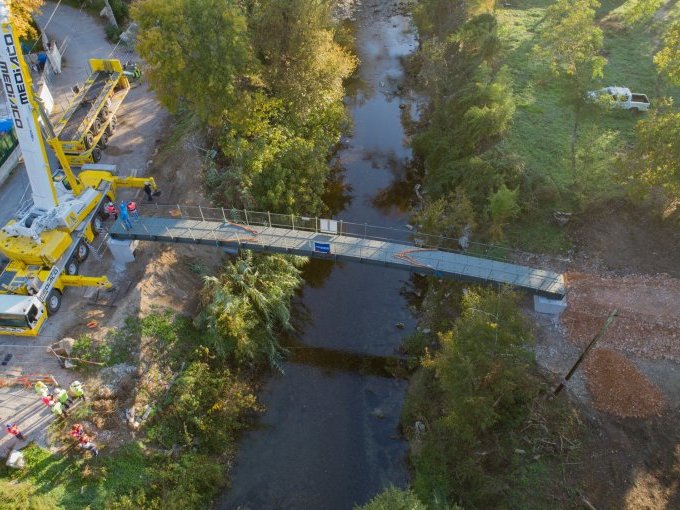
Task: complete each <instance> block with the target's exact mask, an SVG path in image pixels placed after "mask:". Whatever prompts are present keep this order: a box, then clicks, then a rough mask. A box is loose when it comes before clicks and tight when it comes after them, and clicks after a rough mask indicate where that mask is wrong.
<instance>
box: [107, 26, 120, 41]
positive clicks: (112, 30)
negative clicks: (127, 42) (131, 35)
mask: <svg viewBox="0 0 680 510" xmlns="http://www.w3.org/2000/svg"><path fill="white" fill-rule="evenodd" d="M104 30H105V31H106V38H107V39H108V40H109V41H110V42H112V43H114V44H115V43H117V42H118V41H120V34H122V33H123V31H122V30H121V29H120V28H119V27H117V26H116V25H109V26H107V27H106V28H105V29H104Z"/></svg>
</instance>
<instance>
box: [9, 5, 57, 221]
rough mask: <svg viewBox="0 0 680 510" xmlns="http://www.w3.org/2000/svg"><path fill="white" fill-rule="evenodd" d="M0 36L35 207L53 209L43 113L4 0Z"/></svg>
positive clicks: (53, 193)
mask: <svg viewBox="0 0 680 510" xmlns="http://www.w3.org/2000/svg"><path fill="white" fill-rule="evenodd" d="M0 35H1V36H2V38H1V39H0V75H1V76H2V84H3V86H4V90H5V95H6V96H7V101H8V103H9V108H10V110H11V112H12V119H13V120H14V128H15V131H16V134H17V138H18V140H19V145H20V146H21V152H22V154H23V157H24V164H25V166H26V172H27V173H28V179H29V181H30V184H31V190H32V194H33V204H34V205H35V206H36V207H37V208H38V209H42V210H49V209H52V208H54V207H56V206H57V205H58V204H59V201H58V198H57V191H56V189H55V187H54V183H53V182H52V172H51V169H50V164H49V159H48V157H47V150H46V148H45V140H44V139H43V137H42V133H41V131H40V124H39V122H38V116H39V114H40V112H39V109H38V106H37V103H36V102H35V99H34V98H33V88H32V82H31V74H30V72H29V70H28V66H27V65H26V61H25V60H24V56H23V52H22V51H21V45H20V44H19V38H18V37H17V36H16V34H15V33H14V30H13V28H12V25H11V23H10V20H9V3H8V1H7V0H0Z"/></svg>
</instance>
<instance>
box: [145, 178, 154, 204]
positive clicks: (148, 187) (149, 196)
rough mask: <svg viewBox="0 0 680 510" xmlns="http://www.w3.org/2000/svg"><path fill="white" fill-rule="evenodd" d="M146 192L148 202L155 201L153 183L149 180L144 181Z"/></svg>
mask: <svg viewBox="0 0 680 510" xmlns="http://www.w3.org/2000/svg"><path fill="white" fill-rule="evenodd" d="M144 194H145V195H146V201H147V202H153V190H152V189H151V183H150V182H148V181H147V182H145V183H144Z"/></svg>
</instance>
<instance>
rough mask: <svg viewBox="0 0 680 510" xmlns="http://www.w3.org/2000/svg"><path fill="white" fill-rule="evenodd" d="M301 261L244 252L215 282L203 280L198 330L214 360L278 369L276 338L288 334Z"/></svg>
mask: <svg viewBox="0 0 680 510" xmlns="http://www.w3.org/2000/svg"><path fill="white" fill-rule="evenodd" d="M304 260H305V259H304V258H302V257H286V256H283V255H269V256H258V257H256V256H253V254H252V253H251V252H245V254H244V255H242V256H241V257H239V258H238V259H237V260H236V261H234V262H230V263H229V264H228V265H227V266H226V267H225V269H224V271H223V272H222V273H221V274H220V275H219V276H218V277H215V276H208V277H206V278H205V285H204V288H203V292H202V299H203V305H204V309H203V311H202V312H201V314H200V316H199V317H198V319H197V325H198V326H199V327H200V328H201V329H203V330H205V331H206V332H207V334H208V341H209V343H210V344H211V345H210V347H211V349H212V350H213V351H215V353H216V354H217V355H219V356H222V357H232V358H234V359H235V360H236V361H237V362H240V363H249V362H261V361H266V362H269V363H270V364H272V365H275V366H276V365H277V364H278V362H279V361H280V358H281V353H282V350H281V347H280V346H279V343H278V334H279V333H280V332H281V331H282V330H286V329H290V328H291V325H290V300H291V298H292V297H293V293H294V292H295V289H297V288H298V286H299V285H300V284H301V283H302V279H301V278H300V270H299V269H298V268H299V266H301V265H302V263H303V262H304Z"/></svg>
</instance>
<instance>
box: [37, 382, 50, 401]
mask: <svg viewBox="0 0 680 510" xmlns="http://www.w3.org/2000/svg"><path fill="white" fill-rule="evenodd" d="M33 389H34V390H35V393H36V395H40V396H41V397H44V396H45V395H47V394H48V393H49V392H50V389H49V388H48V387H47V385H46V384H45V383H44V382H42V381H38V382H37V383H35V386H33Z"/></svg>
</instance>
